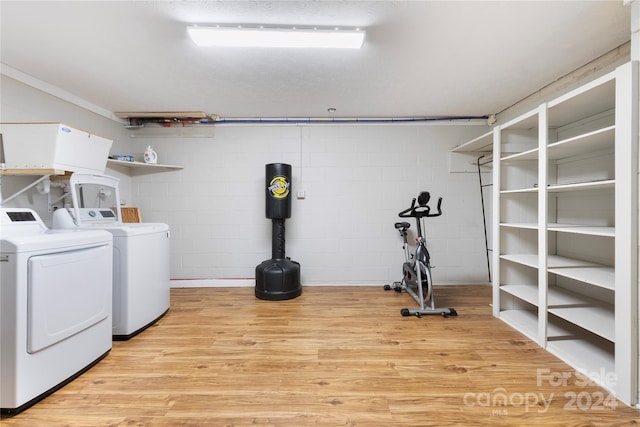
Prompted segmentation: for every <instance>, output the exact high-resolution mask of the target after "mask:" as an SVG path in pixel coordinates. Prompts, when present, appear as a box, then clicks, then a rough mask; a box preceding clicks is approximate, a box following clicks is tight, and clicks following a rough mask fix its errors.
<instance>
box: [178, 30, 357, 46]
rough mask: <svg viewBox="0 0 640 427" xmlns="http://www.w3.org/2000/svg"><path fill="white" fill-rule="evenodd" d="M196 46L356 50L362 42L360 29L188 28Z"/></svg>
mask: <svg viewBox="0 0 640 427" xmlns="http://www.w3.org/2000/svg"><path fill="white" fill-rule="evenodd" d="M187 32H188V33H189V36H190V37H191V39H192V40H193V42H194V43H195V44H196V45H198V46H227V47H287V48H339V49H359V48H360V47H362V43H363V42H364V35H365V31H364V30H361V29H348V30H347V29H338V28H334V29H327V28H322V29H321V28H295V27H292V28H268V27H262V26H260V27H243V26H235V27H228V26H227V27H223V26H215V27H199V26H190V27H187Z"/></svg>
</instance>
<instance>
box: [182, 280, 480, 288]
mask: <svg viewBox="0 0 640 427" xmlns="http://www.w3.org/2000/svg"><path fill="white" fill-rule="evenodd" d="M255 285H256V280H255V279H253V278H250V279H171V284H170V286H171V287H172V288H249V287H253V286H255ZM384 285H385V284H384V283H371V282H368V283H303V284H302V286H304V287H308V286H336V287H338V286H339V287H344V286H349V287H351V286H374V287H375V286H379V287H382V286H384ZM456 285H478V286H487V285H490V283H487V282H479V283H469V282H466V283H437V284H436V286H456Z"/></svg>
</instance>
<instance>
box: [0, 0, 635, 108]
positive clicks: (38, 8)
mask: <svg viewBox="0 0 640 427" xmlns="http://www.w3.org/2000/svg"><path fill="white" fill-rule="evenodd" d="M0 20H1V29H0V35H1V50H0V59H1V61H2V63H3V64H6V65H8V66H9V67H11V69H14V70H18V71H19V72H22V73H25V74H26V75H30V76H33V77H35V78H36V79H39V80H41V81H43V82H46V83H48V84H51V85H54V86H56V87H58V88H60V89H62V90H64V91H67V92H69V93H71V94H73V95H75V96H77V97H80V98H81V99H84V100H86V101H88V102H90V103H93V104H95V105H97V106H100V107H102V108H105V109H107V110H109V111H112V112H118V111H205V112H208V113H212V114H216V115H218V116H221V117H228V118H230V117H331V116H332V115H333V116H335V117H416V116H418V117H425V116H449V115H455V116H467V115H469V116H476V115H486V114H491V113H495V112H498V111H501V110H503V109H504V108H506V107H508V106H510V105H512V104H513V103H515V102H517V101H518V100H520V99H521V98H523V97H525V96H526V95H528V94H531V93H533V92H535V91H536V90H538V89H540V88H541V87H543V86H545V85H546V84H548V83H550V82H552V81H554V80H556V79H557V78H559V77H561V76H563V75H564V74H566V73H568V72H570V71H573V70H575V69H576V68H578V67H580V66H582V65H584V64H586V63H587V62H589V61H591V60H593V59H595V58H597V57H598V56H600V55H602V54H604V53H606V52H608V51H610V50H611V49H613V48H615V47H617V46H619V45H621V44H623V43H625V42H626V41H628V40H629V39H630V5H624V4H623V2H622V0H609V1H532V2H525V1H503V2H488V1H239V0H238V1H183V0H177V1H43V2H34V1H7V0H2V1H0ZM208 23H222V24H229V23H234V24H258V23H263V24H297V25H318V26H326V25H331V26H341V25H342V26H359V27H363V28H366V31H367V36H366V39H365V44H364V46H363V48H362V49H360V50H341V49H339V50H295V49H294V50H291V49H289V50H287V49H280V50H277V49H276V50H256V49H231V48H198V47H196V46H195V45H193V44H192V42H191V41H190V40H189V39H188V36H187V33H186V26H187V25H190V24H208ZM328 108H335V109H336V112H335V113H334V114H331V113H328V111H327V109H328Z"/></svg>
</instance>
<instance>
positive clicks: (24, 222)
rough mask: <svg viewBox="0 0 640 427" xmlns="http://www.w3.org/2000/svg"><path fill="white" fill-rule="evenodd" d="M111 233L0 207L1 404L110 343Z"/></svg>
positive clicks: (89, 359)
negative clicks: (48, 222) (60, 226)
mask: <svg viewBox="0 0 640 427" xmlns="http://www.w3.org/2000/svg"><path fill="white" fill-rule="evenodd" d="M112 240H113V238H112V235H111V234H110V233H107V232H105V231H101V230H85V231H80V230H49V229H48V228H47V227H46V226H45V225H44V223H43V222H42V220H41V219H40V217H39V216H38V215H37V214H36V212H34V211H33V210H31V209H13V208H0V278H1V281H0V306H1V310H0V322H1V324H2V329H1V331H0V362H1V363H0V365H1V367H0V377H1V379H2V381H0V408H1V411H2V413H3V414H16V413H18V412H20V411H22V410H24V409H26V408H28V407H30V406H31V405H33V404H34V403H36V402H38V401H39V400H41V399H43V398H44V397H46V396H48V395H49V394H51V393H53V392H55V391H56V390H58V389H59V388H60V387H62V386H64V385H65V384H67V383H68V382H70V381H71V380H73V379H74V378H76V377H77V376H79V375H80V374H82V373H83V372H84V371H86V370H87V369H89V368H90V367H91V366H93V365H94V364H96V363H97V362H99V361H100V360H101V359H102V358H103V357H104V356H106V355H107V353H108V352H109V350H111V282H112V280H111V279H112V278H111V274H112V252H113V248H112Z"/></svg>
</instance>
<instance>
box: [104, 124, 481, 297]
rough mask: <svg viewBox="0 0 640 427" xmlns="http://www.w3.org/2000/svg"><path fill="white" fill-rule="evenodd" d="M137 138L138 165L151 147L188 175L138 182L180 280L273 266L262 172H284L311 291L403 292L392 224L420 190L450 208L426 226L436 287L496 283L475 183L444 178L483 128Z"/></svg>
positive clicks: (290, 226) (247, 131) (294, 252)
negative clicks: (393, 288) (367, 287)
mask: <svg viewBox="0 0 640 427" xmlns="http://www.w3.org/2000/svg"><path fill="white" fill-rule="evenodd" d="M134 132H135V131H133V132H132V135H134V136H135V138H131V139H130V146H129V149H130V152H131V153H134V154H139V153H142V152H143V151H144V149H145V148H146V146H147V145H151V146H152V147H153V148H154V149H155V150H156V152H157V153H158V157H159V162H160V163H167V164H177V165H181V166H183V167H184V169H182V170H179V171H171V172H163V173H146V172H145V171H134V172H133V176H132V178H131V185H132V187H131V194H132V199H133V201H134V203H132V204H133V205H135V206H137V207H139V208H140V209H141V211H142V215H143V220H144V221H145V222H166V223H168V224H169V225H170V227H171V233H172V237H171V263H172V265H171V274H172V278H174V279H204V280H208V279H248V280H251V279H252V278H253V277H254V275H255V266H256V265H258V264H259V263H260V262H261V261H263V260H265V259H268V258H270V257H271V222H270V220H268V219H266V218H265V215H264V203H265V201H264V198H265V197H264V180H265V176H264V175H265V172H264V167H265V164H268V163H273V162H279V163H288V164H291V165H292V168H293V173H292V175H293V182H292V185H293V199H292V217H291V218H290V219H288V220H287V221H286V253H287V256H289V257H291V258H292V259H293V260H296V261H298V262H300V263H301V279H302V282H303V285H304V284H334V285H340V284H384V283H390V282H392V281H394V280H399V279H400V277H401V264H402V260H403V255H402V252H401V245H402V243H401V239H400V236H399V235H398V233H397V231H396V230H395V229H394V227H393V224H394V223H395V222H396V221H399V218H398V217H397V213H398V212H399V211H400V210H402V209H404V208H406V207H408V206H409V204H410V202H411V198H412V197H415V196H416V195H417V194H418V192H419V191H421V190H427V191H430V192H431V193H432V195H433V197H434V199H436V198H437V197H438V196H442V197H443V198H444V203H443V210H444V215H443V216H441V217H439V218H434V219H429V220H427V224H426V227H427V238H428V241H429V248H430V251H431V252H432V257H433V264H434V265H435V267H436V268H435V269H434V271H433V276H434V281H436V282H437V283H486V282H487V281H488V278H487V272H486V258H485V248H484V236H483V229H482V215H481V207H480V195H479V187H478V177H477V174H474V173H450V172H449V170H448V154H449V150H450V149H451V148H452V147H454V146H456V145H458V144H460V143H462V142H465V141H466V140H468V139H471V138H473V137H475V136H477V135H479V134H481V133H483V132H486V127H485V126H480V125H473V126H471V125H453V124H450V123H447V124H436V125H404V124H389V125H386V124H385V125H382V124H371V125H362V124H359V125H342V124H341V125H335V124H333V125H327V124H323V125H299V126H295V125H281V126H276V125H263V126H237V125H233V126H229V125H223V126H217V127H215V128H214V130H213V133H212V135H213V136H212V137H202V138H197V137H179V136H176V137H171V136H170V135H171V132H172V129H167V133H166V135H165V137H163V138H157V137H144V136H141V135H144V133H140V134H135V133H134ZM115 169H116V170H117V169H119V168H117V167H116V168H115ZM299 191H303V192H304V193H305V196H304V199H299V198H297V197H296V196H297V193H298V192H299ZM434 201H435V200H434ZM130 204H131V203H130ZM413 229H415V225H413Z"/></svg>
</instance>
